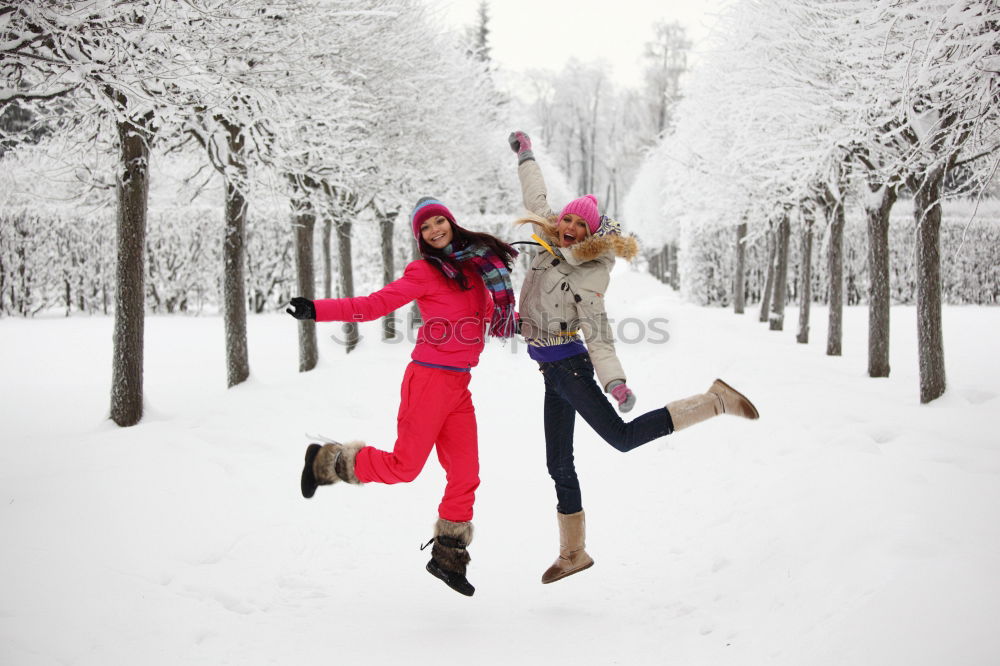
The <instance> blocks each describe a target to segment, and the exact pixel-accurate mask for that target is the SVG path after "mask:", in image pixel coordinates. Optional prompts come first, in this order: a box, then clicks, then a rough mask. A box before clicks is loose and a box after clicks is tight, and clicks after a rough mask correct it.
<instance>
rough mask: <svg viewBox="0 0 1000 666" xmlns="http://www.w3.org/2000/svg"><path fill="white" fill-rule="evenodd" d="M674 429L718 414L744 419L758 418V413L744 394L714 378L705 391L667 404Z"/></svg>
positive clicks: (679, 428)
mask: <svg viewBox="0 0 1000 666" xmlns="http://www.w3.org/2000/svg"><path fill="white" fill-rule="evenodd" d="M667 411H668V412H670V419H671V420H672V421H673V422H674V430H675V431H677V430H683V429H684V428H687V427H689V426H693V425H694V424H696V423H701V422H702V421H705V420H707V419H710V418H712V417H713V416H718V415H719V414H732V415H733V416H741V417H743V418H745V419H758V418H760V414H758V413H757V408H756V407H754V406H753V403H752V402H750V401H749V400H747V398H746V396H745V395H743V394H742V393H740V392H739V391H737V390H736V389H734V388H733V387H732V386H730V385H729V384H727V383H726V382H724V381H722V380H721V379H716V380H715V381H714V382H713V383H712V386H711V387H709V389H708V392H707V393H702V394H701V395H694V396H691V397H690V398H684V399H683V400H676V401H674V402H672V403H670V404H669V405H667Z"/></svg>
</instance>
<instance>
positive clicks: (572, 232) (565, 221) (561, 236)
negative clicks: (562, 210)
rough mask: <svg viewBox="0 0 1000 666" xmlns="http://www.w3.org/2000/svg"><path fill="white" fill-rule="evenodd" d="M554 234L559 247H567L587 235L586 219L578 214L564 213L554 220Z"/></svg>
mask: <svg viewBox="0 0 1000 666" xmlns="http://www.w3.org/2000/svg"><path fill="white" fill-rule="evenodd" d="M556 235H557V236H558V240H559V247H569V246H571V245H576V244H577V243H579V242H580V241H582V240H583V239H584V238H586V237H587V236H589V235H590V227H589V226H587V221H586V220H585V219H583V218H582V217H580V216H579V215H575V214H573V213H566V214H565V215H563V216H562V217H560V218H559V221H558V222H556Z"/></svg>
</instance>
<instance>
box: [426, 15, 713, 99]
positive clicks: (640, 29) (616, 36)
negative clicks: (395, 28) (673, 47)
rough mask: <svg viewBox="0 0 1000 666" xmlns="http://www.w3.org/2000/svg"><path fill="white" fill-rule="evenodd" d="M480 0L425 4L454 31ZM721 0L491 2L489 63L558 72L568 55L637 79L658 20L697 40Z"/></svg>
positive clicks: (629, 80) (628, 81)
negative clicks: (674, 24)
mask: <svg viewBox="0 0 1000 666" xmlns="http://www.w3.org/2000/svg"><path fill="white" fill-rule="evenodd" d="M479 1H480V0H425V2H427V4H428V5H430V6H431V7H433V8H435V9H436V10H437V11H440V16H441V20H442V21H444V22H446V23H449V24H450V25H452V26H455V27H461V26H466V25H471V24H473V23H475V22H476V15H477V8H478V7H479ZM721 4H722V0H606V1H599V0H490V3H489V7H490V9H489V12H490V28H491V30H492V32H491V33H490V45H491V47H492V49H493V51H492V55H493V58H494V60H496V61H497V62H498V63H500V64H501V65H503V66H504V67H506V68H508V69H511V70H515V71H516V70H522V69H526V68H533V67H534V68H540V69H554V70H559V69H561V68H562V66H563V65H564V64H565V63H566V61H567V60H569V58H571V57H574V56H575V57H576V58H577V59H578V60H581V61H585V62H586V61H593V60H599V59H603V60H607V61H608V62H609V63H610V64H611V65H612V67H613V71H614V74H615V77H616V80H617V81H618V82H619V83H620V84H622V85H635V84H637V83H638V82H639V81H640V80H641V71H642V69H641V63H640V56H641V54H642V49H643V45H644V44H645V43H646V42H647V41H649V40H650V39H651V38H652V34H653V33H652V24H653V23H654V22H655V21H657V20H666V21H667V22H670V21H679V22H680V23H681V24H683V25H684V26H685V27H686V28H687V29H688V35H689V37H690V38H691V39H692V40H693V41H695V50H697V42H698V41H699V40H701V39H702V38H704V37H705V35H706V34H707V33H708V31H709V29H710V28H711V26H712V23H713V21H714V14H715V13H716V12H718V8H719V6H720V5H721Z"/></svg>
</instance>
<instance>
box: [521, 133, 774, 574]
mask: <svg viewBox="0 0 1000 666" xmlns="http://www.w3.org/2000/svg"><path fill="white" fill-rule="evenodd" d="M509 142H510V145H511V148H512V149H513V150H514V152H516V153H517V156H518V168H517V171H518V177H519V179H520V181H521V191H522V194H523V196H524V205H525V206H526V207H527V209H528V210H529V211H531V212H532V213H533V214H534V215H535V217H531V218H526V219H524V220H519V222H521V223H532V224H534V225H535V229H536V233H535V235H534V236H533V239H534V240H535V241H536V242H537V243H538V245H539V246H540V248H541V249H540V250H539V251H538V252H537V253H536V254H535V256H534V257H533V258H532V260H531V267H530V270H529V271H528V275H527V276H526V277H525V280H524V285H523V286H522V288H521V296H520V299H519V315H520V333H521V335H522V336H523V337H524V339H525V341H526V342H527V344H528V354H529V356H531V358H532V359H533V360H535V361H537V362H538V366H539V370H540V371H541V372H542V375H543V377H544V379H545V407H544V421H545V451H546V463H547V465H548V471H549V475H550V476H551V477H552V481H553V482H554V483H555V488H556V498H557V502H558V503H557V505H556V516H557V518H558V523H559V557H558V558H557V559H556V561H555V562H554V563H553V564H552V566H550V567H549V568H548V570H546V571H545V573H544V574H543V575H542V582H543V583H551V582H554V581H557V580H559V579H561V578H565V577H566V576H569V575H571V574H574V573H577V572H578V571H582V570H584V569H586V568H588V567H590V566H592V565H593V563H594V560H593V559H591V557H590V556H589V555H588V554H587V551H586V550H585V549H584V546H585V543H584V541H585V520H584V512H583V503H582V498H581V493H580V482H579V479H578V478H577V475H576V468H575V466H574V463H573V427H574V423H575V420H576V415H577V414H580V416H582V417H583V419H584V420H585V421H586V422H587V423H588V424H589V425H590V427H592V428H593V429H594V430H595V431H596V432H597V434H599V435H600V436H601V437H602V438H603V439H604V440H605V441H607V442H608V444H610V445H611V446H613V447H614V448H616V449H617V450H619V451H623V452H626V451H631V450H632V449H635V448H637V447H639V446H641V445H643V444H645V443H646V442H649V441H651V440H653V439H657V438H659V437H663V436H664V435H669V434H670V433H671V432H673V431H675V430H680V429H682V428H686V427H688V426H691V425H694V424H695V423H699V422H701V421H704V420H706V419H708V418H711V417H713V416H717V415H719V414H733V415H735V416H741V417H743V418H748V419H756V418H758V414H757V410H756V408H755V407H754V406H753V404H752V403H751V402H750V401H749V400H747V398H746V397H745V396H743V395H742V394H741V393H739V392H738V391H736V390H735V389H733V388H732V387H730V386H729V385H728V384H726V383H725V382H723V381H722V380H719V379H717V380H715V382H714V383H713V384H712V386H711V387H710V388H709V389H708V391H707V392H706V393H702V394H700V395H695V396H692V397H690V398H685V399H683V400H678V401H675V402H671V403H669V404H668V405H666V406H665V407H660V408H659V409H654V410H653V411H650V412H647V413H645V414H643V415H641V416H639V417H637V418H635V419H633V420H632V421H629V422H625V421H624V420H623V419H622V418H621V417H620V416H619V415H618V414H617V413H616V412H615V410H614V408H613V407H612V406H611V403H610V402H609V401H608V398H607V397H606V396H605V394H610V395H611V397H612V398H613V399H614V401H615V402H616V403H617V404H618V409H619V411H621V412H627V411H629V410H630V409H632V406H633V405H634V404H635V396H634V395H633V393H632V391H631V389H629V388H628V385H627V383H626V377H625V372H624V370H623V369H622V366H621V363H620V362H619V360H618V355H617V354H616V353H615V343H614V336H613V334H612V332H611V326H610V325H609V323H608V317H607V313H606V312H605V309H604V296H605V294H606V293H607V289H608V284H609V282H610V280H611V268H612V267H613V266H614V263H615V258H616V257H622V258H623V259H626V260H631V259H632V258H634V257H635V255H636V254H637V252H638V245H637V243H636V240H635V238H634V237H623V236H622V235H621V234H620V230H619V228H618V225H617V223H615V222H614V221H612V220H609V219H608V218H606V217H602V216H601V215H600V213H599V212H598V207H597V199H596V197H594V196H593V195H586V196H583V197H580V198H579V199H575V200H573V201H571V202H570V203H568V204H567V205H566V206H565V207H564V208H563V209H562V211H561V212H560V213H559V214H558V215H555V214H554V212H553V211H552V209H551V208H550V206H549V203H548V196H547V192H546V188H545V181H544V180H543V178H542V172H541V170H540V169H539V168H538V165H537V164H536V162H535V159H534V155H533V154H532V151H531V141H530V139H529V138H528V136H527V135H526V134H524V133H523V132H514V133H513V134H511V135H510V137H509ZM581 334H582V336H583V337H582V339H581ZM585 343H586V344H585ZM595 375H596V381H595Z"/></svg>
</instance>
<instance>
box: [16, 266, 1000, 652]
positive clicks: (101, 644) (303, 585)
mask: <svg viewBox="0 0 1000 666" xmlns="http://www.w3.org/2000/svg"><path fill="white" fill-rule="evenodd" d="M609 301H610V305H611V311H610V314H611V316H612V317H613V318H615V319H616V320H617V321H621V320H622V319H623V318H625V317H626V316H628V317H634V318H637V319H640V320H644V321H648V320H649V319H650V318H653V317H661V318H665V319H667V320H669V324H667V325H665V326H660V330H661V331H662V330H666V331H669V341H668V342H666V343H665V344H656V343H655V342H649V341H645V342H634V343H632V344H624V343H620V344H619V350H620V355H621V358H622V362H623V364H624V367H625V369H626V371H627V372H628V373H629V375H630V380H629V383H630V385H631V386H632V388H633V389H634V390H635V392H636V394H637V396H638V398H639V404H638V405H637V410H643V409H649V408H653V407H656V406H659V405H661V404H663V403H664V402H667V401H669V400H672V399H676V398H679V397H683V396H685V395H687V394H689V393H692V392H700V391H702V390H704V389H705V388H707V386H708V385H709V383H710V382H711V380H712V379H713V378H714V377H716V376H721V377H723V378H725V379H727V381H730V383H732V384H733V385H735V386H736V387H738V388H740V389H741V390H744V391H745V392H746V393H747V394H748V395H750V396H751V397H752V399H753V400H754V401H755V403H756V404H757V406H758V408H759V409H760V412H761V415H762V419H761V421H759V422H757V423H748V422H742V421H738V420H736V419H731V418H720V419H716V420H714V421H712V422H710V423H708V424H705V425H704V426H700V427H699V428H697V429H692V430H690V431H685V432H684V433H679V434H677V435H674V436H671V437H668V438H666V439H663V440H660V441H659V442H654V443H651V444H649V445H647V446H645V447H643V448H641V449H639V450H636V451H634V452H633V453H630V454H627V455H622V454H620V453H617V452H616V451H614V450H613V449H611V448H610V447H609V446H607V445H606V444H604V443H603V442H601V441H600V440H599V439H598V438H597V437H596V436H595V435H593V433H592V432H591V431H590V430H589V429H588V428H587V427H586V425H585V424H583V423H582V422H580V423H579V424H578V426H577V461H578V469H579V471H580V475H581V479H582V483H583V488H584V505H585V507H586V509H587V515H588V528H589V534H588V550H589V551H590V552H591V554H592V555H593V557H594V558H595V560H596V562H597V564H596V565H595V566H594V567H593V568H592V569H590V570H589V571H587V572H584V573H582V574H580V575H578V576H574V577H572V578H569V579H566V580H564V581H561V582H559V583H556V584H553V585H547V586H543V585H541V584H539V582H538V579H539V577H540V575H541V572H542V571H543V570H544V569H545V567H546V566H547V565H548V564H549V563H550V561H551V560H552V559H553V557H554V556H555V554H556V550H557V548H556V547H557V535H556V526H555V516H554V513H555V508H554V504H555V500H554V495H553V492H552V490H551V487H550V482H549V480H548V477H547V475H546V473H545V469H544V452H543V444H542V440H541V432H542V430H541V393H542V388H541V380H540V377H539V376H538V373H537V371H536V370H535V369H534V367H533V365H532V363H531V362H530V361H528V360H527V358H526V356H525V355H524V353H523V349H522V348H520V347H518V348H517V349H516V350H512V349H511V346H510V345H508V346H507V347H500V346H499V345H491V347H490V348H489V349H488V350H487V353H486V354H485V355H484V357H483V362H482V364H481V366H480V367H479V368H478V369H477V370H476V372H475V375H474V379H473V395H474V397H475V399H476V402H477V406H478V413H479V422H480V430H481V435H480V436H481V456H482V470H483V473H482V479H483V484H482V487H481V490H480V492H479V495H478V501H477V505H476V519H475V522H476V528H477V534H476V538H475V541H474V543H473V546H472V548H471V553H472V557H473V562H472V566H471V569H470V579H471V580H472V582H473V583H474V584H475V585H476V586H477V592H476V596H475V597H473V598H472V599H467V598H464V597H461V596H459V595H457V594H455V593H453V592H451V591H450V590H448V589H447V588H445V587H444V586H443V585H441V584H440V583H439V582H438V581H436V580H435V579H433V578H431V576H429V575H428V574H427V573H425V572H424V571H423V565H424V563H425V561H426V559H427V557H428V554H427V552H426V551H425V552H420V551H419V550H418V549H417V546H418V544H419V543H420V542H421V541H422V540H423V541H426V540H427V538H429V536H430V529H431V525H432V523H433V521H434V519H435V510H436V506H437V502H438V498H439V494H440V490H441V488H442V487H443V474H442V472H441V470H440V468H439V467H438V465H437V463H436V461H435V460H434V459H433V457H432V459H431V461H429V462H428V465H427V467H426V468H425V471H424V473H423V475H422V476H421V477H420V478H419V479H418V480H417V481H416V482H415V483H413V484H409V485H402V486H393V487H385V486H375V485H369V486H365V487H362V488H356V487H339V486H338V487H336V488H327V489H320V491H319V492H318V493H317V496H316V498H314V499H313V500H312V501H308V502H307V501H305V500H303V499H302V498H301V497H300V496H299V494H298V475H299V472H300V469H301V454H302V451H303V449H304V445H305V444H306V441H307V440H306V439H305V438H304V433H306V432H310V433H320V434H324V435H329V436H332V437H338V438H343V439H353V438H358V439H364V440H365V441H367V442H369V443H372V444H377V445H380V446H383V447H389V446H391V444H392V441H393V438H394V428H395V418H394V416H395V409H396V406H397V400H398V386H399V380H400V378H401V376H402V372H403V366H404V364H405V362H406V359H407V357H408V354H409V345H408V344H405V343H404V344H397V345H386V344H383V343H380V342H379V341H378V339H377V338H378V329H377V324H376V325H369V326H367V327H366V328H364V329H363V331H364V332H365V334H366V335H367V336H368V338H366V340H365V341H364V342H363V343H362V346H361V348H359V349H358V351H357V352H355V353H352V354H351V355H350V356H344V355H343V353H342V350H340V349H339V348H337V347H336V346H335V345H333V344H332V343H330V342H329V341H328V340H327V335H329V334H332V333H333V332H334V326H332V325H330V327H329V328H328V329H321V336H320V337H321V340H323V341H324V347H323V349H322V350H321V353H322V355H323V360H322V362H321V366H320V368H319V369H318V370H317V371H315V372H312V373H308V374H306V375H300V374H299V373H297V372H296V366H297V351H296V349H295V328H294V322H292V321H291V320H290V319H289V318H287V316H285V315H277V314H276V315H268V316H262V317H253V318H251V319H250V322H249V325H250V340H249V343H250V351H251V366H252V372H253V377H252V380H251V381H250V382H249V383H248V384H246V385H244V386H241V387H239V388H237V389H234V390H230V391H227V390H225V388H224V386H225V371H224V367H223V360H222V354H223V351H222V345H223V335H222V323H221V321H220V320H219V319H217V318H214V317H199V318H185V317H173V318H161V317H154V318H150V319H149V320H148V323H147V350H146V368H147V372H146V379H145V381H146V394H147V404H148V407H147V417H146V419H145V420H144V421H143V423H141V424H140V425H139V426H137V427H134V428H129V429H119V428H117V427H115V426H113V425H111V424H109V423H108V422H107V421H104V420H103V419H102V417H103V415H104V414H105V413H106V412H107V400H108V393H109V390H108V387H109V381H110V352H111V329H112V325H111V321H110V320H109V319H106V318H73V319H69V320H66V319H62V318H46V319H40V320H34V321H23V320H10V319H4V320H0V368H3V371H2V372H3V381H2V382H0V417H2V423H3V426H2V432H3V436H2V441H0V533H2V534H3V548H2V549H0V664H3V665H4V666H33V665H41V664H46V665H47V664H63V663H67V664H69V663H71V664H94V665H102V666H106V665H108V664H125V663H142V664H164V665H166V664H170V665H175V664H228V663H232V664H241V665H246V664H305V663H331V664H357V663H366V664H401V663H405V664H413V665H418V664H432V663H442V662H444V661H449V662H450V661H459V662H461V663H468V664H477V665H478V664H509V663H523V664H555V663H572V662H576V663H580V664H616V663H617V664H630V665H634V664H667V663H676V664H698V665H703V664H727V665H728V664H788V665H789V666H793V665H794V666H799V665H803V664H808V665H809V666H819V665H826V664H829V665H830V666H844V665H848V664H879V665H890V664H906V666H917V665H921V664H927V665H935V666H936V665H939V664H950V665H957V664H976V665H983V666H985V665H987V664H995V663H996V660H997V659H998V658H1000V632H998V631H997V617H1000V568H998V562H1000V436H998V435H997V430H998V426H1000V409H998V407H1000V400H998V396H1000V354H998V345H997V343H996V338H995V332H996V331H997V330H1000V309H997V308H993V309H987V308H946V309H945V341H946V345H947V347H946V361H947V365H948V382H949V390H948V393H947V394H946V395H945V396H944V397H943V398H941V399H940V400H938V401H936V402H935V403H934V404H932V405H927V406H921V405H920V404H919V403H918V397H917V380H916V373H917V361H916V351H915V341H914V338H915V337H916V336H915V311H914V310H913V308H895V309H894V310H893V323H892V326H893V342H892V364H893V365H892V367H893V376H892V377H891V378H889V379H886V380H872V379H868V378H867V377H866V376H865V368H866V360H865V359H866V357H865V354H866V349H865V345H866V342H865V336H866V334H867V333H866V331H867V318H866V317H867V315H866V311H865V310H864V309H863V308H856V309H849V310H848V311H847V312H846V317H845V344H844V356H843V357H841V358H829V357H827V356H825V353H824V351H825V328H826V320H825V310H823V309H822V308H817V309H815V310H814V313H813V316H814V319H813V322H814V324H813V333H812V337H813V341H812V343H810V344H809V345H797V344H796V343H795V341H794V335H795V334H794V330H793V329H794V327H795V326H794V322H795V321H796V318H797V312H796V311H795V310H794V309H792V310H790V312H789V314H788V316H789V322H790V325H789V326H788V327H787V328H788V329H789V330H786V331H785V332H782V333H776V332H771V331H768V330H767V326H766V325H764V324H759V323H757V321H756V314H755V312H751V313H748V314H747V315H744V316H742V317H738V316H735V315H733V314H732V313H731V312H730V311H728V310H713V309H705V308H697V307H693V306H690V305H686V304H683V303H681V302H680V301H679V300H678V298H677V297H676V295H675V294H673V292H671V291H669V290H667V289H665V288H664V287H662V286H661V285H659V284H658V283H656V282H655V281H654V280H653V279H652V278H651V277H649V276H648V275H643V274H639V273H635V272H632V271H630V270H629V269H627V268H626V267H619V268H618V269H617V270H616V275H615V279H614V282H613V287H612V293H611V294H610V295H609ZM622 333H624V334H625V335H624V336H623V337H627V338H631V339H633V340H634V339H635V338H636V337H640V335H639V334H640V331H639V328H638V325H637V324H635V323H631V324H628V325H627V326H626V327H625V328H624V329H623V331H622ZM647 337H653V338H656V339H659V340H660V341H661V342H662V338H663V337H664V336H663V335H662V334H661V333H658V332H648V335H647ZM512 352H516V353H512ZM637 413H638V412H637Z"/></svg>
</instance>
